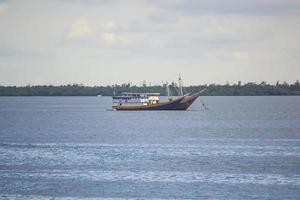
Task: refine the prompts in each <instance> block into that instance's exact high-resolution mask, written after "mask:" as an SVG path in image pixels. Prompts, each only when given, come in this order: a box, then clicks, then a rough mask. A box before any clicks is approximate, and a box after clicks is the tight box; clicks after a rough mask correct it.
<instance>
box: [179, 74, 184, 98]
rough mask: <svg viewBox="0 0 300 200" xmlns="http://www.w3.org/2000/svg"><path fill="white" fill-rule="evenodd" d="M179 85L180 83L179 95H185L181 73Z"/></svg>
mask: <svg viewBox="0 0 300 200" xmlns="http://www.w3.org/2000/svg"><path fill="white" fill-rule="evenodd" d="M178 83H179V84H178V85H179V96H183V90H182V80H181V76H180V74H179V79H178Z"/></svg>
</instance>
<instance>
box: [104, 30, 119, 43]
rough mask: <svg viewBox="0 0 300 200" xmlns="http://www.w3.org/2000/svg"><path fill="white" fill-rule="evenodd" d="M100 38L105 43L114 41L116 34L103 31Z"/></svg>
mask: <svg viewBox="0 0 300 200" xmlns="http://www.w3.org/2000/svg"><path fill="white" fill-rule="evenodd" d="M101 39H102V40H103V41H104V42H106V43H114V42H115V41H116V35H115V34H114V33H113V32H104V33H102V34H101Z"/></svg>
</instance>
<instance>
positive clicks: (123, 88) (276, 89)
mask: <svg viewBox="0 0 300 200" xmlns="http://www.w3.org/2000/svg"><path fill="white" fill-rule="evenodd" d="M169 88H170V90H171V93H172V95H174V96H176V95H177V94H178V87H177V84H176V83H174V82H173V83H171V84H170V86H169ZM203 88H207V89H206V90H205V92H204V93H203V96H262V95H300V83H299V81H298V80H297V81H296V82H295V83H293V84H288V83H287V82H283V83H280V82H277V83H276V84H275V85H272V84H268V83H266V82H265V81H263V82H261V83H255V82H249V83H245V84H241V82H240V81H239V82H238V83H236V84H231V85H230V84H224V85H220V84H205V85H195V86H187V87H184V92H185V93H193V92H197V91H200V90H202V89H203ZM122 92H155V93H160V94H161V95H166V85H154V86H150V85H146V84H145V83H144V84H143V85H142V86H136V85H131V84H130V83H123V84H120V85H118V84H115V85H108V86H84V85H82V84H72V85H61V86H53V85H33V86H31V85H27V86H20V87H17V86H0V96H97V95H102V96H112V95H120V94H121V93H122Z"/></svg>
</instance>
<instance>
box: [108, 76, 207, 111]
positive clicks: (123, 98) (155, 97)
mask: <svg viewBox="0 0 300 200" xmlns="http://www.w3.org/2000/svg"><path fill="white" fill-rule="evenodd" d="M204 90H205V89H204ZM204 90H201V91H199V92H196V93H194V94H185V95H184V94H183V90H182V83H181V78H180V77H179V96H178V97H175V98H170V90H169V86H168V84H167V95H168V99H167V101H162V102H161V101H160V98H159V97H160V93H131V92H123V93H122V94H121V95H120V96H113V97H112V98H113V105H112V108H113V109H114V110H187V109H188V107H189V106H190V105H191V104H192V103H193V102H194V101H195V100H196V99H197V98H198V97H199V96H200V94H201V93H202V92H203V91H204Z"/></svg>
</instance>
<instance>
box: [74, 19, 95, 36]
mask: <svg viewBox="0 0 300 200" xmlns="http://www.w3.org/2000/svg"><path fill="white" fill-rule="evenodd" d="M91 32H92V31H91V27H90V25H89V23H88V22H87V20H86V19H85V18H84V17H80V18H79V19H77V20H76V21H74V22H73V24H72V27H71V30H70V32H69V37H71V38H73V37H83V36H86V35H88V34H90V33H91Z"/></svg>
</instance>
